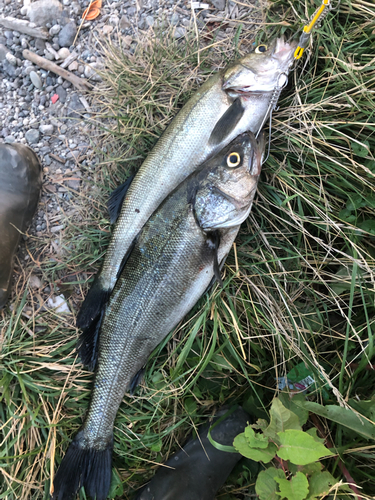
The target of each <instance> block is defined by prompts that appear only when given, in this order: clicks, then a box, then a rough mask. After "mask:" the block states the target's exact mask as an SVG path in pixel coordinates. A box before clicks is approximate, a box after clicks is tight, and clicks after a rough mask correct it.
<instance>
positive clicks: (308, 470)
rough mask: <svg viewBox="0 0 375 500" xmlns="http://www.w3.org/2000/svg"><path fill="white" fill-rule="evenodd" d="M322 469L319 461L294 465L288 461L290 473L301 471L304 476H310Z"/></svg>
mask: <svg viewBox="0 0 375 500" xmlns="http://www.w3.org/2000/svg"><path fill="white" fill-rule="evenodd" d="M322 469H323V464H322V463H320V462H313V463H311V464H306V465H295V464H292V463H289V470H290V472H291V473H292V474H296V473H297V472H303V473H304V474H305V476H312V474H314V473H315V472H320V471H321V470H322Z"/></svg>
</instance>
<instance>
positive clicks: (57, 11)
mask: <svg viewBox="0 0 375 500" xmlns="http://www.w3.org/2000/svg"><path fill="white" fill-rule="evenodd" d="M62 9H63V7H62V5H61V3H60V2H59V1H58V0H38V1H37V2H33V3H31V4H30V6H29V9H28V12H27V16H28V18H29V19H30V21H31V22H32V23H35V24H36V25H37V26H46V25H47V24H48V23H51V22H52V21H53V20H54V19H58V18H59V17H60V15H61V12H62Z"/></svg>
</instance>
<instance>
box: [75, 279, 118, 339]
mask: <svg viewBox="0 0 375 500" xmlns="http://www.w3.org/2000/svg"><path fill="white" fill-rule="evenodd" d="M109 295H110V292H109V291H108V290H105V289H104V288H103V287H102V285H101V283H100V281H99V279H98V278H97V277H96V278H95V281H94V283H93V284H92V286H91V288H90V290H89V293H88V294H87V295H86V298H85V300H84V301H83V303H82V305H81V309H80V311H79V313H78V316H77V326H78V328H81V329H82V330H83V329H85V328H88V327H89V326H90V325H91V323H92V322H93V321H94V320H95V318H97V317H98V316H99V314H100V312H101V311H102V309H103V307H104V306H105V305H106V303H107V301H108V297H109Z"/></svg>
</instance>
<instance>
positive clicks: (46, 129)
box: [39, 124, 53, 135]
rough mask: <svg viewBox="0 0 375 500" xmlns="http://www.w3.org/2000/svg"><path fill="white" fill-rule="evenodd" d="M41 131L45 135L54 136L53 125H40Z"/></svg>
mask: <svg viewBox="0 0 375 500" xmlns="http://www.w3.org/2000/svg"><path fill="white" fill-rule="evenodd" d="M39 130H40V132H41V133H42V134H43V135H52V134H53V125H50V124H46V125H40V127H39Z"/></svg>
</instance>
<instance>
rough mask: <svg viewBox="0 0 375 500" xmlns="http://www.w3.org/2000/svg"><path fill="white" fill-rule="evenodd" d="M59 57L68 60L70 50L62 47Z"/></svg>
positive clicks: (58, 53)
mask: <svg viewBox="0 0 375 500" xmlns="http://www.w3.org/2000/svg"><path fill="white" fill-rule="evenodd" d="M57 55H58V56H59V59H63V60H64V59H66V58H67V57H69V56H70V50H69V49H67V48H66V47H62V48H61V49H60V50H59V51H58V52H57Z"/></svg>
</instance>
